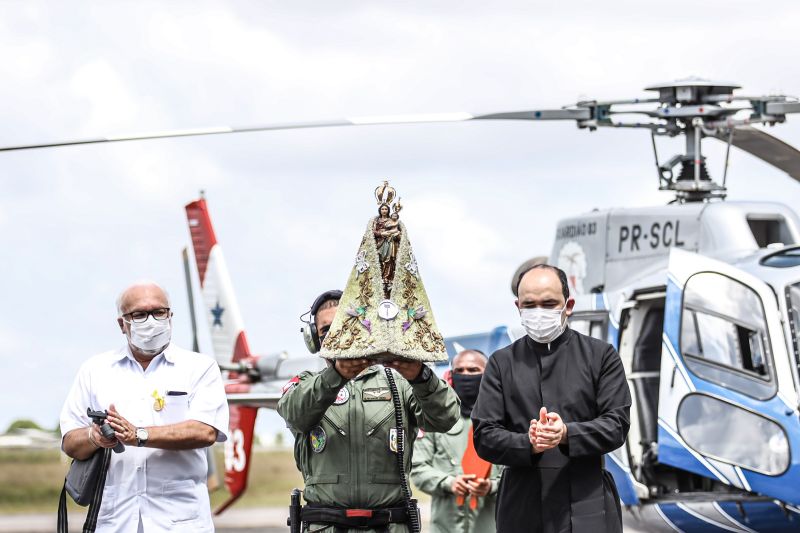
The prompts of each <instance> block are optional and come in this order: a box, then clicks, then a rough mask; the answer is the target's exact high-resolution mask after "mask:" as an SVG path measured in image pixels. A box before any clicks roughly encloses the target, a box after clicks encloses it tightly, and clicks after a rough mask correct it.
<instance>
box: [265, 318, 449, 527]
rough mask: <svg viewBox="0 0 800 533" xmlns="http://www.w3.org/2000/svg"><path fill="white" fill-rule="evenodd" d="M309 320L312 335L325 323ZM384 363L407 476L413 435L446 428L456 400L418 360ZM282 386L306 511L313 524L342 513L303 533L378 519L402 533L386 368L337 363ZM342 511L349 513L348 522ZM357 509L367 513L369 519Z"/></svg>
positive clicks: (403, 512) (280, 405)
mask: <svg viewBox="0 0 800 533" xmlns="http://www.w3.org/2000/svg"><path fill="white" fill-rule="evenodd" d="M330 308H331V307H327V309H330ZM311 319H312V320H315V321H316V329H317V331H326V330H327V328H328V327H329V326H330V322H328V320H330V319H327V320H326V317H325V316H322V315H316V316H312V317H311ZM320 319H322V320H320ZM326 322H327V323H326ZM386 366H387V367H391V368H393V369H394V370H395V371H396V373H395V381H396V384H397V389H398V392H399V394H400V399H401V402H402V409H403V420H404V428H406V430H405V437H406V446H405V449H406V454H405V457H404V459H405V461H404V466H405V470H406V474H408V472H409V470H410V469H411V450H412V448H413V445H414V439H415V437H416V435H417V430H418V429H422V430H423V431H447V430H448V429H450V427H451V426H452V425H453V423H455V422H456V421H457V420H458V411H459V408H458V405H459V404H458V399H457V398H456V396H455V393H454V392H453V390H452V389H451V388H450V387H448V386H447V384H446V383H445V382H444V381H442V380H440V379H439V378H437V377H436V375H435V374H434V373H433V372H432V371H431V370H430V368H429V367H428V366H426V365H423V364H422V363H420V362H418V361H404V362H401V361H393V362H390V363H387V364H386ZM397 374H399V375H397ZM401 376H402V377H401ZM285 389H286V392H285V393H284V395H283V397H282V398H281V400H280V402H279V403H278V413H279V414H280V415H281V416H282V417H283V418H284V419H285V420H286V422H287V424H288V426H289V427H290V428H291V429H292V432H293V433H294V435H295V459H296V461H297V464H298V466H299V468H300V470H301V472H302V473H303V480H304V481H305V500H306V502H308V504H309V505H308V506H307V507H306V509H318V510H319V511H318V516H317V519H319V517H320V516H321V515H320V514H319V513H324V512H325V511H324V510H325V509H331V508H336V509H342V510H343V511H344V512H343V513H339V514H341V515H342V516H341V517H340V518H342V520H339V521H338V523H339V524H342V525H340V526H338V527H337V526H336V525H335V524H336V522H334V521H333V520H330V521H328V522H321V523H311V525H310V527H309V530H308V531H320V532H336V533H339V532H340V531H346V530H347V525H346V524H351V525H356V523H357V521H358V520H361V521H363V522H364V523H371V522H370V521H369V520H368V519H370V520H375V521H376V523H377V522H379V521H382V519H383V518H382V517H385V518H387V520H386V526H387V528H386V529H383V531H389V532H405V531H408V529H407V528H406V526H405V522H406V521H407V516H406V510H405V503H404V501H403V494H402V492H401V488H400V483H401V476H400V472H399V469H398V464H397V458H396V457H397V456H396V442H397V440H396V431H395V417H394V404H393V402H392V397H391V392H390V389H389V384H388V382H387V378H386V375H385V372H384V369H383V368H382V367H381V366H380V365H374V364H372V362H371V360H369V359H366V358H365V359H338V360H336V361H335V363H333V364H331V365H329V366H328V368H326V369H325V370H323V371H321V372H318V373H315V374H314V373H311V372H304V373H302V374H300V375H299V376H297V377H296V378H293V379H292V381H290V382H289V383H288V384H287V387H286V388H285ZM387 509H389V510H391V514H392V515H393V516H392V517H391V520H389V516H388V515H389V513H388V512H382V511H383V510H387ZM347 510H350V511H351V513H350V515H351V516H349V517H348V516H347ZM357 511H372V514H373V516H372V517H368V516H364V515H366V514H368V513H366V512H364V513H358V512H357ZM309 513H310V512H306V515H307V516H308V515H309ZM335 515H336V513H333V516H332V518H336V516H335ZM348 518H349V519H351V520H352V521H348V520H347V519H348ZM395 520H396V521H397V522H395ZM304 521H305V520H304ZM398 522H399V523H398ZM358 531H364V530H363V529H359V530H358ZM374 531H382V529H381V528H379V527H376V528H375V529H374Z"/></svg>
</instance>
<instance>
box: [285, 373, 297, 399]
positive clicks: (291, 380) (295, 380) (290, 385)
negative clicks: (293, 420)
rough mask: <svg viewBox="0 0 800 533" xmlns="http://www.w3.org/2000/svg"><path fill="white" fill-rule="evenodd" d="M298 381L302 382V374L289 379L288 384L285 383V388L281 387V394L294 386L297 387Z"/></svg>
mask: <svg viewBox="0 0 800 533" xmlns="http://www.w3.org/2000/svg"><path fill="white" fill-rule="evenodd" d="M298 383H300V376H295V377H293V378H292V379H290V380H289V381H287V382H286V385H284V386H283V388H282V389H281V396H283V395H284V394H286V393H287V392H289V391H290V390H292V389H293V388H295V387H297V384H298Z"/></svg>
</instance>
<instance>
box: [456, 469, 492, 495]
mask: <svg viewBox="0 0 800 533" xmlns="http://www.w3.org/2000/svg"><path fill="white" fill-rule="evenodd" d="M491 488H492V480H491V479H485V478H482V477H476V476H475V474H460V475H458V476H456V477H455V478H454V479H453V483H452V484H451V485H450V490H452V491H453V494H455V495H456V496H466V495H467V494H469V495H470V496H478V497H481V498H482V497H484V496H486V495H487V494H489V491H490V490H491Z"/></svg>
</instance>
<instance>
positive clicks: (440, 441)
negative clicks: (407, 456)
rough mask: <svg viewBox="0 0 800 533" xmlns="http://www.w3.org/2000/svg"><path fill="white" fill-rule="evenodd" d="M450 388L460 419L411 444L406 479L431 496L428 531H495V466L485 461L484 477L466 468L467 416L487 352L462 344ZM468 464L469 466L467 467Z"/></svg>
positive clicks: (468, 429) (468, 433)
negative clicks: (410, 466)
mask: <svg viewBox="0 0 800 533" xmlns="http://www.w3.org/2000/svg"><path fill="white" fill-rule="evenodd" d="M452 366H453V369H452V378H453V389H455V391H456V394H458V396H459V399H460V400H461V419H460V420H459V421H458V422H456V425H455V426H453V427H452V429H450V431H448V432H446V433H426V434H425V435H423V436H422V437H421V438H420V439H419V440H418V441H417V443H416V444H415V447H414V461H413V469H412V471H411V479H412V481H414V485H416V486H417V487H418V488H419V489H420V490H421V491H423V492H426V493H428V494H430V495H431V496H432V501H431V527H430V529H429V531H430V532H431V533H455V532H458V533H494V531H495V530H496V526H495V520H494V509H495V497H496V496H495V495H496V494H497V485H498V482H499V480H500V467H498V466H495V465H492V466H490V470H489V475H488V476H487V477H479V476H478V475H477V474H473V473H465V472H464V467H463V466H462V461H463V460H464V458H465V454H467V453H470V452H471V453H474V452H475V448H474V446H473V447H471V449H470V451H468V448H469V446H468V444H469V440H470V436H471V435H470V433H471V432H472V422H471V421H470V419H469V417H470V414H471V413H472V406H473V405H474V403H475V400H476V399H477V397H478V390H479V389H480V383H481V377H482V376H483V372H484V370H485V369H486V356H485V355H483V354H482V353H481V352H478V351H475V350H464V351H462V352H460V353H459V354H458V355H456V356H455V357H454V358H453V364H452ZM467 468H469V467H467Z"/></svg>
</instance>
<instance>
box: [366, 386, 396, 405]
mask: <svg viewBox="0 0 800 533" xmlns="http://www.w3.org/2000/svg"><path fill="white" fill-rule="evenodd" d="M361 397H362V400H363V401H365V402H388V401H389V400H391V399H392V393H391V391H390V390H389V388H388V387H377V388H374V389H364V391H363V392H362V396H361Z"/></svg>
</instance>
